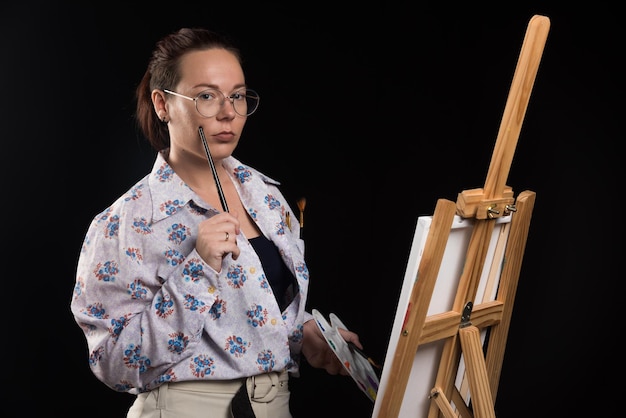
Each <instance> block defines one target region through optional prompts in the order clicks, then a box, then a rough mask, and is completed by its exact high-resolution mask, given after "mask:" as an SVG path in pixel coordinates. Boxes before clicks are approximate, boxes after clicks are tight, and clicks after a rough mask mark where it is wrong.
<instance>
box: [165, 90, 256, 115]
mask: <svg viewBox="0 0 626 418" xmlns="http://www.w3.org/2000/svg"><path fill="white" fill-rule="evenodd" d="M244 89H245V91H246V92H248V91H251V92H253V93H254V94H256V98H257V103H256V107H255V108H254V110H253V111H252V112H250V113H248V114H247V115H242V114H241V113H239V112H238V111H237V109H236V108H235V98H234V97H233V95H234V94H235V93H237V92H239V91H241V90H244ZM207 90H212V91H216V92H218V93H219V94H221V95H222V97H223V98H224V99H223V100H222V102H221V103H220V109H219V110H218V111H217V113H215V115H217V114H218V113H220V112H221V111H222V109H223V108H224V103H225V102H226V99H228V100H229V101H230V104H231V105H232V106H233V110H234V111H235V113H236V114H238V115H239V116H243V117H248V116H250V115H252V114H253V113H254V112H256V110H257V109H258V108H259V103H260V101H261V97H260V96H259V93H257V92H256V90H252V89H249V88H247V87H242V88H240V89H238V90H235V91H233V92H232V93H230V95H228V96H227V95H225V94H224V93H223V92H222V91H221V90H218V89H214V88H212V87H209V88H207V89H204V90H202V91H201V92H200V93H198V95H197V96H196V97H191V96H185V95H184V94H180V93H177V92H175V91H172V90H168V89H163V92H165V93H167V94H171V95H173V96H178V97H182V98H183V99H187V100H191V101H192V102H194V105H195V108H196V112H198V113H199V114H200V115H201V116H204V117H205V118H212V117H213V116H215V115H211V116H205V115H203V114H202V112H200V110H199V109H198V97H200V95H201V94H203V93H204V92H206V91H207Z"/></svg>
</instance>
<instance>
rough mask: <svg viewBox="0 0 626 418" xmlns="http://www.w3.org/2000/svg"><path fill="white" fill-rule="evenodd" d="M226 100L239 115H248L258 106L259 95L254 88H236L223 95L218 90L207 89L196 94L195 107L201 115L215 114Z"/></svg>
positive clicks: (209, 115)
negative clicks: (236, 89) (228, 94)
mask: <svg viewBox="0 0 626 418" xmlns="http://www.w3.org/2000/svg"><path fill="white" fill-rule="evenodd" d="M226 100H229V101H230V102H231V103H232V105H233V109H235V112H237V114H239V115H241V116H250V115H251V114H252V113H254V111H255V110H256V109H257V107H258V106H259V95H258V94H257V92H255V91H254V90H249V89H243V90H238V91H236V92H234V93H232V94H231V95H230V96H228V97H225V96H224V94H223V93H222V92H221V91H219V90H215V89H208V90H204V91H203V92H201V93H200V94H198V96H196V108H197V109H198V112H200V114H201V115H202V116H205V117H211V116H215V115H217V114H218V113H219V112H220V110H221V108H222V106H223V105H224V104H225V101H226Z"/></svg>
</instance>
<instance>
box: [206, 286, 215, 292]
mask: <svg viewBox="0 0 626 418" xmlns="http://www.w3.org/2000/svg"><path fill="white" fill-rule="evenodd" d="M207 292H209V293H210V294H213V293H215V286H209V288H208V289H207Z"/></svg>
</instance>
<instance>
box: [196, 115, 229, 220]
mask: <svg viewBox="0 0 626 418" xmlns="http://www.w3.org/2000/svg"><path fill="white" fill-rule="evenodd" d="M198 133H199V134H200V139H201V140H202V145H204V152H205V153H206V158H207V160H209V165H210V166H211V172H212V173H213V179H215V186H216V187H217V194H218V195H219V196H220V202H221V203H222V209H224V212H228V205H227V204H226V197H225V196H224V191H223V190H222V185H221V184H220V178H219V177H218V176H217V170H215V163H214V162H213V157H211V152H210V151H209V144H207V142H206V138H205V136H204V129H202V126H200V127H199V128H198Z"/></svg>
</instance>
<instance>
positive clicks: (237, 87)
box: [192, 83, 247, 91]
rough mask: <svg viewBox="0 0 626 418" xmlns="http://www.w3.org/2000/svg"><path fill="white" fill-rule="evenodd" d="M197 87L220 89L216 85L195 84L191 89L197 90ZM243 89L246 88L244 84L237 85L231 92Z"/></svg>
mask: <svg viewBox="0 0 626 418" xmlns="http://www.w3.org/2000/svg"><path fill="white" fill-rule="evenodd" d="M198 87H201V88H209V89H215V90H220V88H219V87H218V86H217V85H215V84H196V85H195V86H193V87H192V88H193V89H195V88H198ZM244 87H247V86H246V84H245V83H241V84H237V85H235V88H233V89H232V90H231V91H235V90H239V89H241V88H244ZM220 91H221V90H220Z"/></svg>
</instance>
